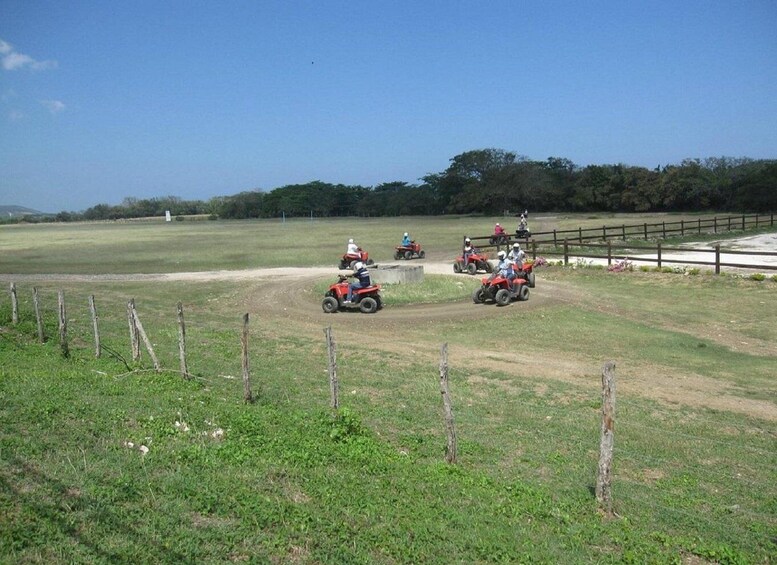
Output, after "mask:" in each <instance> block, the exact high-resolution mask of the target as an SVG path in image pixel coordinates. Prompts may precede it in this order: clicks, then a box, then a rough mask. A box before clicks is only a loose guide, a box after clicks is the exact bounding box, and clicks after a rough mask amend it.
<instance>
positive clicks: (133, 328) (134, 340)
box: [127, 298, 140, 361]
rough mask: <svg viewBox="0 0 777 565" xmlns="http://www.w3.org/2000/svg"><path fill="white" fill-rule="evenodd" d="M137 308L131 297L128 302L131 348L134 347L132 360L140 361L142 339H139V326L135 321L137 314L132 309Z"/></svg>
mask: <svg viewBox="0 0 777 565" xmlns="http://www.w3.org/2000/svg"><path fill="white" fill-rule="evenodd" d="M134 309H135V299H134V298H130V299H129V301H128V302H127V324H128V325H129V333H130V348H131V349H132V360H133V361H140V340H139V339H138V326H137V324H136V323H135V316H133V315H132V311H133V310H134Z"/></svg>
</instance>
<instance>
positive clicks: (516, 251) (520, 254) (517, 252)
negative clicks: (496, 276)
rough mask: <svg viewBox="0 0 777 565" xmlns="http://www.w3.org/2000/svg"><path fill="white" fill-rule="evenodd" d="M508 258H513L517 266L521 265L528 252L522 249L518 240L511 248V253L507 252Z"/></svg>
mask: <svg viewBox="0 0 777 565" xmlns="http://www.w3.org/2000/svg"><path fill="white" fill-rule="evenodd" d="M507 258H508V259H510V260H512V261H513V262H514V263H515V265H516V267H521V266H522V265H523V262H524V260H525V259H526V253H524V251H523V249H521V244H520V243H518V242H517V241H516V242H515V243H513V248H512V249H511V250H510V253H508V254H507Z"/></svg>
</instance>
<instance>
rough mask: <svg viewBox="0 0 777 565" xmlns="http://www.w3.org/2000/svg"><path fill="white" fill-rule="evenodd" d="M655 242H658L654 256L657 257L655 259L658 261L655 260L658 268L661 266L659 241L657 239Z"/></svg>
mask: <svg viewBox="0 0 777 565" xmlns="http://www.w3.org/2000/svg"><path fill="white" fill-rule="evenodd" d="M656 243H657V244H658V245H657V247H656V258H657V260H658V261H657V263H658V268H659V269H660V268H661V242H660V241H658V242H656Z"/></svg>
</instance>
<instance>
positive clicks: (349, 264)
mask: <svg viewBox="0 0 777 565" xmlns="http://www.w3.org/2000/svg"><path fill="white" fill-rule="evenodd" d="M357 261H361V262H362V263H364V264H365V265H373V264H374V263H375V261H373V260H372V259H370V255H369V253H367V252H366V251H365V250H364V249H362V248H361V247H359V253H357V254H356V255H352V254H349V253H346V254H345V255H343V256H342V257H341V258H340V268H341V269H353V266H354V265H355V264H356V262H357Z"/></svg>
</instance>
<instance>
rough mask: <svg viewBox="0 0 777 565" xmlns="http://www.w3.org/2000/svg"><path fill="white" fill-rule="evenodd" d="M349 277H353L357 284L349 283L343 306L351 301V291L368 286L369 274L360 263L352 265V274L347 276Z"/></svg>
mask: <svg viewBox="0 0 777 565" xmlns="http://www.w3.org/2000/svg"><path fill="white" fill-rule="evenodd" d="M348 276H349V277H355V278H356V279H358V281H357V282H353V283H350V284H349V285H348V296H346V298H345V302H344V303H345V304H351V303H352V301H353V291H354V290H358V289H360V288H366V287H368V286H370V284H372V283H371V281H370V272H369V271H368V270H367V266H366V265H365V264H364V263H362V262H361V261H359V262H357V263H356V265H354V268H353V273H351V274H350V275H348Z"/></svg>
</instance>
